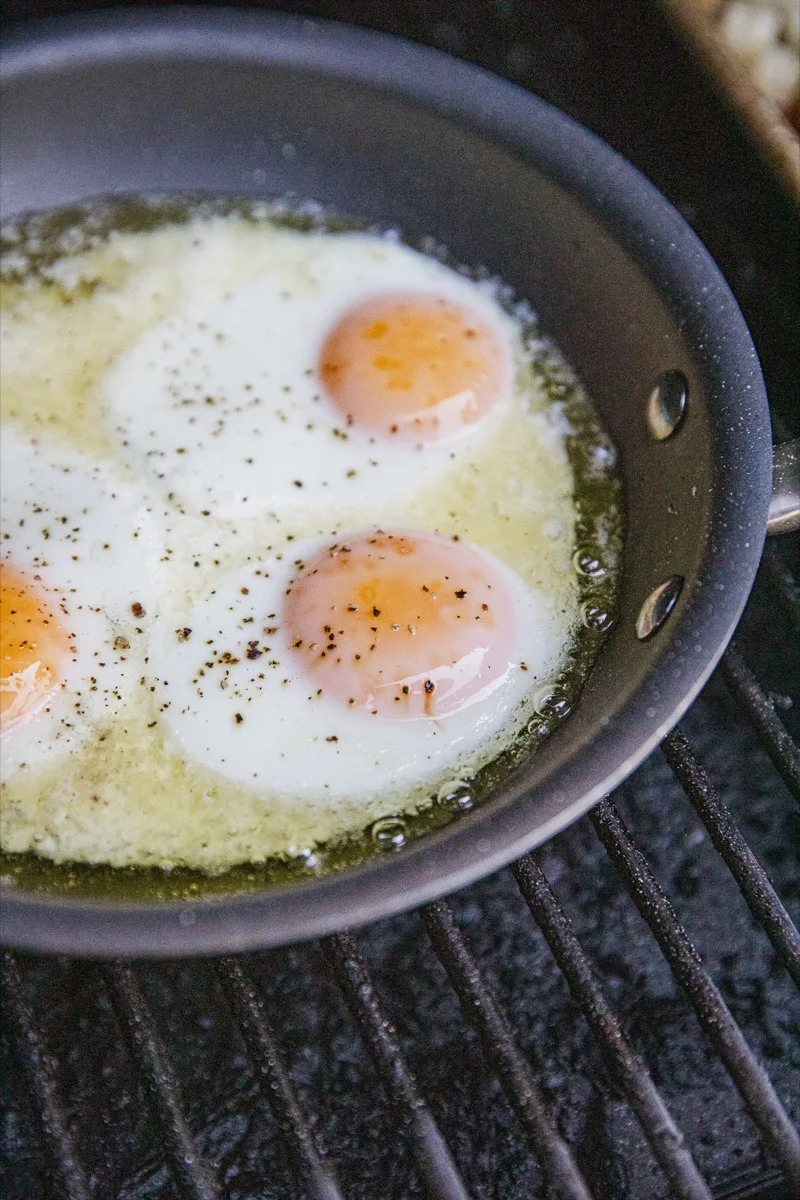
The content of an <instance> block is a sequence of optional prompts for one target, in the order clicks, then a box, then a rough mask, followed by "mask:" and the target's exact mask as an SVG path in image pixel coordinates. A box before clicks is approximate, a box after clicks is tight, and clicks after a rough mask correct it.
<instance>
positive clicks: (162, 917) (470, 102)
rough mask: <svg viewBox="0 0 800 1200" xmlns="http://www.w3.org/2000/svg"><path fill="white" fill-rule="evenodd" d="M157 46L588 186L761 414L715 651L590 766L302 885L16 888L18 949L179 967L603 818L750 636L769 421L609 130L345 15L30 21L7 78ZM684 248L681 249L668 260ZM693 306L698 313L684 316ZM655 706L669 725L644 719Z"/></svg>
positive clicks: (746, 361)
mask: <svg viewBox="0 0 800 1200" xmlns="http://www.w3.org/2000/svg"><path fill="white" fill-rule="evenodd" d="M153 53H157V54H158V55H159V56H160V57H161V58H163V59H165V60H170V59H175V57H176V56H178V55H179V56H180V57H182V58H184V59H185V57H186V56H187V55H193V56H195V57H196V58H198V59H200V60H208V59H209V58H215V59H217V60H226V61H232V60H234V61H237V62H242V61H250V62H256V63H258V62H261V63H264V64H267V63H269V64H274V63H275V62H276V61H282V62H285V63H287V64H294V65H297V66H299V67H303V68H304V69H306V70H324V71H327V72H328V73H339V74H341V75H343V76H346V77H348V78H357V79H358V80H360V81H362V82H364V83H370V84H372V85H374V86H376V87H380V88H381V89H382V90H385V91H388V92H390V93H393V94H396V95H398V96H402V97H405V98H413V99H414V100H415V101H416V102H418V103H422V104H425V105H428V106H429V107H432V108H434V109H435V110H436V111H438V112H444V113H445V115H447V116H448V117H451V118H452V119H453V120H454V121H456V122H459V121H460V122H463V123H465V124H466V125H467V127H468V128H470V129H480V130H481V131H482V132H484V133H485V134H488V135H489V136H490V137H492V138H494V139H495V140H497V141H501V142H503V143H504V144H506V145H511V146H512V147H515V148H516V149H517V150H518V151H519V152H520V153H521V154H523V155H524V156H525V157H527V158H528V159H530V160H533V159H534V157H535V161H536V165H537V167H538V168H539V169H543V170H544V171H545V173H547V174H548V175H550V177H551V178H555V180H556V181H557V182H558V183H560V184H561V185H563V186H564V187H565V188H566V189H568V190H569V191H571V192H572V193H573V194H577V195H578V196H579V197H580V200H581V202H582V203H584V204H586V206H587V207H588V208H590V210H591V211H592V212H593V213H594V215H596V216H598V217H599V218H600V220H601V221H602V223H603V224H604V226H605V227H606V228H607V229H608V230H609V232H610V233H611V234H612V236H614V238H615V240H616V241H617V242H618V243H620V244H621V245H622V246H623V247H624V248H625V249H627V250H628V251H629V252H630V253H631V254H632V256H633V257H634V258H635V260H636V262H637V263H638V265H639V266H640V267H641V268H642V269H643V270H645V271H646V272H647V273H648V274H650V276H651V278H655V279H656V280H657V283H658V287H659V291H660V292H661V293H662V294H663V295H664V296H665V297H667V298H670V299H672V300H673V301H674V302H676V303H677V301H678V300H680V298H681V297H684V299H685V298H686V297H688V296H689V295H690V294H693V293H695V292H696V291H699V287H700V286H701V284H700V281H701V280H702V286H703V287H705V288H709V289H710V294H708V293H707V303H706V304H705V306H704V310H703V312H701V313H699V312H692V313H689V315H688V316H686V318H685V319H686V320H687V321H694V322H695V328H696V330H697V331H698V333H700V332H702V335H703V337H702V340H703V342H704V343H705V344H706V345H707V346H708V347H709V349H708V350H707V352H706V353H707V354H708V355H712V354H713V353H714V352H715V350H718V349H719V348H720V347H724V348H725V356H726V357H725V361H724V363H723V364H722V365H720V363H717V364H716V366H715V371H716V379H717V382H718V387H719V391H720V393H724V394H726V395H727V396H728V397H729V402H730V403H734V404H735V392H734V391H733V389H734V386H735V388H736V389H738V391H739V393H740V394H744V391H743V390H746V394H747V395H748V404H749V407H750V411H751V422H750V424H749V425H748V426H747V428H745V427H744V425H745V423H744V422H740V423H739V424H738V425H737V424H736V423H734V422H731V423H730V424H731V428H730V434H729V437H730V444H729V447H728V455H729V456H730V457H734V456H735V455H736V454H737V453H738V454H739V457H740V459H741V461H742V462H747V463H749V464H750V469H749V470H741V471H734V470H733V469H730V468H729V469H728V470H727V474H726V475H725V478H724V479H721V480H720V481H719V487H720V490H721V491H723V492H724V494H725V506H726V512H727V513H729V515H730V518H731V519H729V520H727V521H725V522H722V521H721V520H720V517H721V514H720V512H719V511H716V512H715V514H714V523H715V533H716V535H717V536H716V538H715V542H714V545H713V546H710V547H709V549H708V552H707V554H706V558H705V559H704V563H703V568H702V577H703V582H704V584H705V586H703V587H702V588H698V587H697V586H695V587H694V588H693V590H692V594H691V596H690V597H689V598H688V599H687V601H686V602H685V603H684V602H683V601H682V602H681V607H680V610H679V611H678V612H677V613H676V614H675V617H674V620H675V624H676V626H679V627H683V625H684V624H685V623H686V622H691V626H690V628H691V630H692V633H693V640H695V639H696V640H697V641H698V643H699V644H701V645H702V646H703V647H704V650H703V653H702V654H694V655H692V657H691V659H688V656H687V662H688V663H689V666H688V667H687V670H686V671H685V672H684V674H683V675H682V676H681V678H680V683H678V682H677V681H676V679H675V678H674V677H673V672H672V670H671V671H670V673H669V674H668V672H667V668H666V664H665V661H664V658H663V657H662V659H661V660H660V661H659V662H658V663H657V664H656V665H655V667H654V669H653V671H652V672H651V673H650V675H649V676H648V678H647V680H646V682H645V683H644V684H643V685H642V686H641V687H640V688H639V689H638V690H637V691H636V692H635V693H634V694H633V695H632V696H631V698H630V699H629V701H628V702H627V704H626V706H625V708H624V710H623V712H624V713H625V714H627V717H628V725H627V727H626V728H625V729H623V730H620V728H619V726H618V725H614V726H609V727H606V728H605V729H601V730H599V731H597V732H596V733H595V735H594V736H593V738H592V739H591V742H590V744H591V749H592V765H591V766H589V765H588V764H587V763H586V762H585V761H584V762H576V761H575V758H576V756H573V757H572V758H571V759H570V760H569V762H568V763H567V764H565V766H564V767H562V768H561V769H560V770H553V771H551V773H550V775H549V776H548V777H547V778H546V779H544V780H543V781H542V782H541V783H539V784H538V785H537V790H536V800H535V801H534V800H532V798H531V797H530V795H527V796H526V789H525V788H524V787H519V786H517V787H516V788H515V789H514V790H512V791H511V792H510V793H509V794H504V799H503V807H502V811H501V812H498V811H496V806H495V805H494V804H493V803H491V802H490V803H489V804H487V805H486V806H484V807H482V808H480V809H477V810H475V811H474V812H473V813H471V814H469V816H468V817H467V818H466V819H463V820H460V821H458V822H454V823H451V824H450V825H448V826H446V827H445V828H443V829H442V830H439V831H437V832H435V833H430V834H428V835H426V836H425V837H424V838H422V839H420V840H419V841H416V842H414V843H412V844H411V845H409V846H407V847H405V848H404V849H403V851H402V852H401V853H400V854H397V855H392V856H381V857H380V858H378V859H370V860H368V861H366V862H364V863H362V864H359V865H357V866H354V867H349V868H347V869H346V870H343V871H341V872H337V873H333V874H331V875H328V876H325V877H322V878H320V879H315V880H309V881H308V882H305V881H304V882H303V883H302V884H301V885H299V886H298V885H286V886H281V887H275V888H270V889H269V890H268V891H265V892H253V893H247V894H242V895H234V896H230V897H224V898H210V899H202V900H198V901H193V902H186V901H169V902H119V901H92V900H85V899H73V898H69V897H62V896H51V895H44V894H41V893H39V894H37V893H34V892H22V891H21V890H19V889H17V888H13V887H12V888H5V889H3V892H2V897H3V898H2V912H0V936H2V939H3V941H4V942H5V943H6V944H8V945H13V946H15V947H18V948H20V949H25V950H32V951H46V952H57V953H70V954H76V955H81V956H83V955H85V956H92V957H111V956H114V957H116V956H120V955H123V956H144V957H156V956H157V957H167V956H170V957H175V956H186V955H197V954H215V953H230V952H233V951H244V950H252V949H257V948H259V949H260V948H266V947H269V946H274V945H278V944H284V943H287V942H292V941H299V940H305V939H307V938H314V937H319V936H322V935H323V934H327V933H331V932H333V931H334V930H338V929H341V928H342V927H343V926H344V925H347V926H348V927H356V926H358V925H363V924H366V923H369V922H371V921H374V920H376V919H378V918H384V917H388V916H391V915H394V914H395V913H398V912H400V911H404V910H406V909H410V908H414V907H417V906H418V905H420V904H423V903H425V902H427V901H430V900H432V899H434V898H436V897H437V896H441V895H444V894H447V893H449V892H452V891H455V890H457V889H459V888H461V887H464V886H466V885H467V884H469V883H471V882H473V881H475V880H476V879H478V878H480V877H482V876H484V875H487V874H490V873H491V872H492V871H494V870H497V869H499V868H500V867H502V866H504V865H506V864H507V863H508V862H510V861H512V860H513V859H514V858H516V857H519V855H521V854H523V853H525V852H526V851H528V850H530V849H532V848H533V847H534V846H536V845H538V844H540V843H541V842H543V841H545V840H547V839H548V838H549V837H551V836H553V835H554V834H555V833H557V832H559V831H560V830H561V829H563V828H565V827H566V826H567V825H569V824H571V823H572V822H573V821H574V820H575V819H577V818H578V817H579V816H581V815H582V814H583V813H585V812H586V811H588V809H589V808H591V807H592V805H593V804H595V803H596V802H597V801H598V800H599V799H601V798H602V796H604V795H606V794H607V793H608V792H609V791H611V790H613V788H614V787H616V786H617V785H618V784H619V783H621V782H622V780H623V779H625V778H626V777H627V776H628V775H629V774H630V773H631V771H632V770H634V769H635V768H636V767H637V766H638V765H639V764H640V763H641V762H642V761H643V760H644V759H645V758H646V757H647V756H648V755H649V754H650V753H651V751H652V750H653V749H655V747H656V746H657V745H658V743H659V742H660V740H661V739H662V738H663V737H664V735H665V734H666V733H667V732H668V731H669V729H671V728H672V727H673V725H674V724H675V723H676V722H677V721H678V720H679V719H680V717H681V716H682V714H683V713H684V712H685V711H686V709H687V708H688V707H689V706H690V704H691V703H692V702H693V700H694V699H695V698H696V696H697V695H698V693H699V692H700V690H701V689H702V687H703V686H704V684H705V682H706V681H707V679H708V677H709V676H710V674H711V673H712V671H713V669H714V667H715V666H716V663H717V662H718V660H719V658H720V656H721V654H722V653H723V651H724V649H725V646H726V645H727V642H728V640H729V638H730V636H731V635H732V633H733V630H734V628H735V626H736V623H737V621H738V619H739V616H740V614H741V611H742V609H743V607H744V604H745V602H746V599H747V596H748V594H749V591H750V587H751V584H752V580H753V578H754V576H755V572H756V569H757V566H758V561H759V558H760V552H761V546H762V543H763V538H764V533H765V528H766V513H767V506H768V501H769V482H770V472H771V442H770V437H769V416H768V408H767V401H766V395H765V392H764V387H763V380H762V379H761V375H760V369H759V366H758V360H757V357H756V352H755V349H754V347H753V344H752V341H751V339H750V335H749V332H748V330H747V327H746V325H745V324H744V319H743V317H742V315H741V313H740V312H739V309H738V307H737V305H736V302H735V300H734V299H733V296H732V295H731V293H730V291H729V289H728V287H727V284H726V283H725V282H724V280H723V278H722V276H721V274H720V272H719V269H718V268H717V267H716V266H715V264H714V263H713V261H712V260H711V258H710V256H709V255H708V253H707V251H706V250H705V248H704V247H703V246H702V244H701V243H700V241H699V240H698V239H697V237H696V236H695V234H694V233H693V232H692V231H691V230H690V228H689V226H688V225H687V224H686V223H685V222H684V221H683V219H682V218H681V217H680V216H679V214H678V213H677V212H676V211H675V209H674V208H673V207H672V206H671V205H670V204H669V202H668V201H667V200H666V199H665V198H664V197H663V196H662V195H661V194H660V193H659V192H658V191H657V190H656V189H655V188H654V187H653V185H652V184H650V183H649V182H648V181H647V180H646V179H645V178H644V177H643V176H642V175H641V174H640V173H639V172H638V171H637V170H636V169H635V168H634V167H633V166H632V165H631V164H630V163H628V162H627V161H626V160H624V159H623V158H622V157H621V156H620V155H618V154H617V153H616V152H615V151H614V150H612V149H611V148H610V147H608V146H607V145H606V144H605V143H603V142H602V141H601V140H600V139H599V138H597V137H596V136H595V135H594V134H592V133H591V132H589V131H588V130H586V129H584V128H583V127H582V126H580V125H579V124H577V123H576V122H575V121H573V120H572V119H571V118H569V117H567V116H566V115H565V114H564V113H561V112H560V111H559V110H557V109H555V108H553V107H552V106H550V105H549V104H547V103H546V102H545V101H543V100H540V99H539V98H538V97H536V96H534V95H532V94H531V93H529V92H527V91H525V90H524V89H522V88H520V87H517V86H516V85H515V84H512V83H509V82H507V81H505V80H503V79H501V78H500V77H498V76H495V75H492V74H491V73H489V72H487V71H485V70H483V69H482V68H480V67H477V66H474V65H472V64H469V63H466V62H461V61H460V60H457V59H455V58H452V57H451V56H449V55H446V54H443V53H442V52H440V51H438V50H433V49H430V48H428V47H424V46H420V45H417V44H415V43H412V42H408V41H404V40H403V39H400V38H397V37H394V36H393V35H389V34H383V33H379V32H376V31H373V30H366V29H362V28H358V27H354V26H349V25H344V24H340V23H338V22H327V21H318V20H316V19H315V20H313V21H310V20H308V19H305V18H302V17H297V16H286V15H282V14H275V13H262V12H253V11H247V10H241V9H236V10H232V9H224V10H223V9H213V8H206V7H203V8H199V7H197V8H193V7H188V6H187V7H179V8H169V9H149V10H141V9H137V10H130V9H114V10H105V11H95V12H91V13H84V14H78V15H73V16H69V17H59V18H53V19H49V20H47V21H44V22H36V23H31V24H26V25H25V26H24V27H22V28H21V29H18V30H16V31H15V30H13V29H12V30H11V31H10V33H9V34H8V36H7V42H6V50H5V52H4V56H3V76H4V77H5V78H7V79H9V80H10V79H13V78H14V77H15V76H16V75H18V74H20V73H23V74H24V73H25V72H26V71H27V72H32V71H53V70H57V69H59V66H60V65H61V66H64V65H67V64H72V63H75V62H76V57H77V58H78V59H79V58H80V57H81V56H82V57H83V58H87V57H91V58H94V59H98V58H104V59H107V58H108V56H109V55H113V56H114V57H117V58H118V57H120V55H125V54H127V55H133V54H136V55H151V54H153ZM432 65H433V66H435V70H431V66H432ZM565 146H566V148H567V150H569V151H570V153H565ZM590 187H591V192H590ZM668 244H671V245H672V253H671V255H667V256H666V258H665V257H664V254H663V250H664V247H665V246H666V245H668ZM690 307H691V306H689V305H688V304H685V305H682V306H681V311H682V312H684V310H687V311H688V309H689V308H690ZM694 340H695V341H696V342H697V341H699V340H700V339H699V338H695V339H694ZM732 393H733V395H734V399H733V400H731V399H730V397H731V394H732ZM734 552H735V554H736V557H737V562H738V564H739V573H738V575H737V578H736V579H734V580H731V578H730V575H729V573H728V572H726V571H725V561H726V560H728V559H729V557H730V555H731V554H732V553H734ZM723 577H724V579H725V581H726V589H725V591H724V593H721V592H715V583H716V582H717V580H718V579H721V578H723ZM673 666H674V664H673ZM645 695H647V697H648V702H647V703H645ZM645 708H646V709H647V711H648V712H650V713H651V714H652V715H650V716H645V715H643V714H644V710H645ZM637 709H638V712H637V711H635V710H637ZM631 724H633V725H635V730H636V733H635V735H634V733H632V731H631ZM581 757H582V758H584V759H585V758H586V757H588V756H581ZM559 793H560V796H561V799H560V800H559V798H558V797H559ZM569 794H571V795H572V796H573V799H572V800H571V801H569V800H567V796H568V795H569ZM547 799H549V800H550V801H551V806H552V804H556V805H557V806H558V810H557V812H555V814H554V815H551V816H550V817H549V818H548V819H547V820H545V821H544V822H542V821H540V820H537V819H536V815H535V811H534V808H539V809H541V808H543V807H545V805H544V803H543V802H544V801H545V800H547Z"/></svg>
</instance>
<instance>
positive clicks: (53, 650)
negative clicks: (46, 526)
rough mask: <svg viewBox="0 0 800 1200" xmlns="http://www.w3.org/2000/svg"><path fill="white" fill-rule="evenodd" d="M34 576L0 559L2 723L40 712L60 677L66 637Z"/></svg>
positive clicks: (7, 725) (4, 728) (2, 726)
mask: <svg viewBox="0 0 800 1200" xmlns="http://www.w3.org/2000/svg"><path fill="white" fill-rule="evenodd" d="M56 609H57V605H54V604H53V602H52V599H51V598H50V597H49V596H47V595H46V594H45V593H44V592H43V590H42V589H41V588H40V587H39V585H38V584H37V582H36V581H35V579H32V578H30V577H29V576H27V575H24V574H23V573H22V572H21V571H18V570H17V569H16V568H15V567H12V566H10V564H8V563H2V564H0V729H2V731H3V732H4V733H5V732H6V731H7V730H8V729H11V728H12V727H13V726H14V725H16V724H18V723H19V722H20V721H23V720H24V719H25V718H26V717H29V716H31V715H32V714H33V713H35V712H38V711H39V710H40V709H41V708H43V707H44V705H45V704H46V703H47V701H48V700H49V699H50V697H51V696H52V694H53V693H54V692H55V691H56V690H57V689H58V687H59V686H60V684H61V681H62V680H63V678H64V673H65V665H66V660H67V657H68V655H69V653H70V643H69V637H68V636H67V634H66V633H65V632H64V629H63V626H62V623H61V619H60V616H59V614H58V613H57V611H56Z"/></svg>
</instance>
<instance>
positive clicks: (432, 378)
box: [319, 293, 511, 442]
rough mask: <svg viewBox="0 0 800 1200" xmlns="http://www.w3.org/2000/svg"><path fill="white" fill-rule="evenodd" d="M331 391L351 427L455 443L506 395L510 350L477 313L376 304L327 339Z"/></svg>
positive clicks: (404, 298) (413, 299) (417, 297)
mask: <svg viewBox="0 0 800 1200" xmlns="http://www.w3.org/2000/svg"><path fill="white" fill-rule="evenodd" d="M319 372H320V376H321V378H322V382H323V384H324V386H325V389H326V391H327V393H328V395H329V396H330V398H331V399H332V400H333V402H334V404H336V406H337V407H338V408H339V409H341V411H342V412H343V413H344V414H345V416H346V418H347V420H348V422H349V423H350V424H354V425H356V426H358V427H360V428H363V429H365V430H368V431H369V432H370V433H376V434H380V435H396V436H399V437H402V438H405V439H410V440H412V441H416V442H422V441H436V440H437V439H439V438H443V437H450V436H453V435H454V434H456V433H458V432H460V431H461V430H463V429H464V428H466V427H467V426H469V425H473V424H474V423H475V422H476V421H479V420H480V419H481V418H482V417H484V416H485V415H486V414H487V413H488V412H489V411H490V409H491V408H492V407H493V406H494V405H495V404H497V403H498V402H499V401H500V400H501V399H503V397H504V396H505V395H506V394H507V392H508V390H509V387H510V381H511V356H510V352H509V348H508V346H507V345H505V344H504V343H503V341H502V339H501V338H500V337H498V335H497V333H496V332H495V330H494V329H492V328H491V326H490V325H489V324H488V323H487V322H486V321H485V320H484V319H483V318H482V317H480V316H478V315H477V313H474V312H470V311H469V309H467V308H464V307H462V306H461V305H459V304H455V303H453V302H452V301H450V300H445V299H444V298H442V297H441V296H432V295H427V294H414V293H408V294H401V295H386V296H378V297H374V298H373V299H371V300H368V301H367V302H366V303H364V304H360V305H358V306H357V307H355V308H353V309H351V310H350V311H349V312H348V313H346V314H345V315H344V317H342V319H341V320H340V321H339V322H338V324H336V325H335V326H334V328H333V329H332V330H331V331H330V333H329V334H328V337H327V338H326V340H325V344H324V346H323V348H322V353H321V355H320V360H319Z"/></svg>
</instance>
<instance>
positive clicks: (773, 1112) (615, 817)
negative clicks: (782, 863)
mask: <svg viewBox="0 0 800 1200" xmlns="http://www.w3.org/2000/svg"><path fill="white" fill-rule="evenodd" d="M589 818H590V820H591V822H592V824H593V825H594V827H595V830H596V831H597V835H598V837H599V838H600V841H601V842H602V843H603V845H604V846H605V848H606V850H607V851H608V854H609V857H610V858H611V861H612V862H613V863H614V866H615V867H616V868H617V870H618V871H619V873H620V875H621V876H622V878H623V879H624V881H625V884H626V886H627V888H628V891H629V892H630V895H631V898H632V900H633V902H634V903H635V905H636V907H637V908H638V909H639V912H640V913H641V914H642V916H643V917H644V919H645V921H646V922H647V924H648V925H649V926H650V929H651V932H652V934H653V936H654V937H655V939H656V941H657V942H658V944H659V946H660V948H661V951H662V953H663V955H664V957H665V958H666V959H667V961H668V963H669V965H670V967H671V968H672V973H673V974H674V976H675V978H676V979H677V980H678V982H679V983H680V985H681V986H682V987H683V989H684V991H685V992H686V994H687V996H688V997H689V1000H690V1001H691V1004H692V1007H693V1008H694V1010H695V1013H696V1014H697V1018H698V1020H699V1022H700V1024H701V1026H702V1027H703V1030H704V1032H705V1034H706V1036H707V1037H708V1038H709V1040H710V1041H711V1042H712V1043H713V1045H714V1047H715V1048H716V1051H717V1054H718V1055H719V1057H720V1058H721V1060H722V1062H723V1063H724V1064H725V1067H726V1069H727V1071H728V1074H729V1075H730V1076H731V1078H732V1079H733V1082H734V1083H735V1085H736V1088H737V1090H738V1092H739V1095H740V1096H741V1097H742V1100H743V1101H744V1104H745V1107H746V1108H747V1111H748V1112H749V1113H750V1116H751V1117H752V1119H753V1122H754V1124H755V1125H756V1126H757V1127H758V1129H759V1130H760V1132H761V1136H762V1137H763V1138H764V1141H765V1143H766V1145H767V1146H768V1147H769V1149H770V1151H771V1153H772V1154H773V1155H774V1156H775V1158H776V1160H777V1161H778V1162H779V1163H780V1165H781V1167H782V1168H783V1170H784V1172H785V1173H786V1175H787V1176H788V1178H789V1179H790V1180H791V1181H792V1182H793V1183H794V1184H796V1185H797V1186H798V1187H800V1136H798V1133H797V1130H796V1129H795V1128H794V1126H793V1125H792V1123H791V1121H790V1120H789V1117H788V1116H787V1113H786V1110H785V1108H784V1107H783V1105H782V1104H781V1102H780V1100H779V1099H778V1096H777V1094H776V1092H775V1089H774V1088H773V1086H772V1082H771V1080H770V1078H769V1076H768V1075H767V1073H766V1071H765V1070H764V1068H763V1067H762V1066H761V1064H760V1063H759V1061H758V1060H757V1059H756V1057H755V1055H754V1054H753V1052H752V1051H751V1049H750V1047H749V1046H748V1044H747V1042H746V1041H745V1038H744V1034H743V1033H742V1031H741V1030H740V1028H739V1026H738V1025H737V1024H736V1021H735V1020H734V1019H733V1016H732V1015H731V1012H730V1009H729V1008H728V1006H727V1004H726V1003H725V1000H724V999H723V997H722V993H721V992H720V991H719V988H718V987H717V986H716V984H715V983H714V982H713V980H712V979H711V976H710V975H709V974H708V973H707V972H706V970H705V968H704V967H703V964H702V962H701V960H700V957H699V955H698V953H697V951H696V950H695V948H694V946H693V945H692V943H691V942H690V941H689V936H688V934H687V933H686V930H685V929H684V928H683V926H682V925H681V923H680V921H679V920H678V917H677V915H676V913H675V910H674V909H673V907H672V905H671V904H670V902H669V900H668V899H667V897H666V895H665V894H664V892H663V891H662V889H661V886H660V884H659V883H658V881H657V879H656V878H655V876H654V875H653V873H652V871H651V870H650V867H649V865H648V863H647V860H646V859H645V857H644V855H643V854H642V852H641V851H640V850H639V848H638V847H637V846H636V844H635V842H634V841H633V838H632V837H631V835H630V833H629V831H628V829H627V827H626V825H625V822H624V821H623V820H622V817H621V816H620V815H619V813H618V811H617V809H616V808H615V807H614V805H613V804H612V802H611V801H610V800H601V801H600V803H599V804H598V805H597V806H596V808H594V809H593V810H592V812H591V813H590V814H589Z"/></svg>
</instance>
